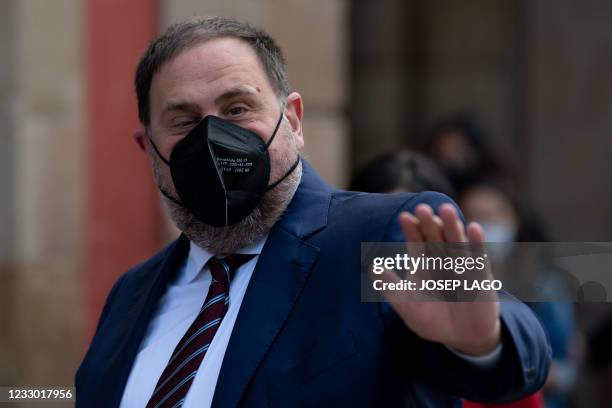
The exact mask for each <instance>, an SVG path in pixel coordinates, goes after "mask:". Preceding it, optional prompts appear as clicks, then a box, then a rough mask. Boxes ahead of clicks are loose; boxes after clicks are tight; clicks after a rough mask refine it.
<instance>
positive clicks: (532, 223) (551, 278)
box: [458, 179, 581, 408]
mask: <svg viewBox="0 0 612 408" xmlns="http://www.w3.org/2000/svg"><path fill="white" fill-rule="evenodd" d="M485 180H486V179H485ZM501 185H502V183H500V182H496V181H495V180H493V179H488V180H486V181H484V180H481V181H478V180H472V182H471V183H470V184H467V185H464V187H463V189H462V190H460V191H459V195H458V203H459V206H460V207H461V209H462V210H463V213H464V215H465V218H466V220H467V221H468V222H471V221H477V222H479V223H481V225H482V227H483V229H484V232H485V239H486V241H487V242H492V243H508V244H509V243H512V242H545V241H547V239H546V235H545V234H544V232H543V230H542V228H541V226H540V225H539V223H538V222H537V218H536V217H535V216H530V217H527V216H525V215H524V214H526V211H525V210H522V209H520V208H519V205H518V204H517V203H518V200H516V198H514V197H512V196H511V195H510V193H508V192H507V190H504V189H503V188H502V187H501ZM504 249H507V250H508V251H510V250H512V246H511V245H497V244H492V245H491V248H489V249H488V251H494V254H495V255H497V257H498V258H499V257H500V256H501V257H504V256H505V255H508V251H503V250H504ZM500 250H501V251H500ZM498 261H502V260H501V259H498ZM543 267H547V268H554V266H553V265H546V266H543ZM517 272H518V271H517ZM555 272H558V271H557V270H556V269H555ZM527 275H529V271H527ZM534 275H535V274H534ZM546 277H547V278H548V279H547V281H546V287H545V290H546V289H547V290H550V291H555V292H556V294H559V293H560V291H562V290H565V291H569V290H571V289H570V288H569V287H567V286H569V285H566V282H565V281H564V280H563V279H562V278H561V275H560V274H559V273H549V274H546ZM527 279H529V276H527ZM537 279H538V278H536V276H533V277H531V285H539V282H536V280H537ZM528 304H529V306H530V307H531V308H532V309H533V310H534V312H535V313H536V315H537V316H538V317H539V318H540V321H541V322H542V324H543V326H544V328H545V330H546V332H547V333H548V336H549V340H550V342H551V347H552V356H553V363H552V365H551V369H550V373H549V375H548V379H547V381H546V384H545V386H544V389H543V393H544V399H545V401H546V406H547V407H549V408H567V407H569V406H570V396H571V393H572V391H573V390H574V385H575V383H576V375H577V367H578V363H579V361H578V359H579V352H578V350H577V348H578V347H579V344H581V335H580V334H579V332H578V331H577V327H576V318H575V311H574V305H573V303H570V302H531V303H528Z"/></svg>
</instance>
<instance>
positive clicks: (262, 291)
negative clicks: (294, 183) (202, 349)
mask: <svg viewBox="0 0 612 408" xmlns="http://www.w3.org/2000/svg"><path fill="white" fill-rule="evenodd" d="M303 163H304V174H303V177H302V182H301V183H300V186H299V188H298V190H297V191H296V194H295V196H294V198H293V200H292V201H291V204H290V205H289V208H288V209H287V212H286V214H285V215H284V216H283V218H282V219H281V221H279V222H278V223H277V225H276V226H275V227H274V228H272V230H271V231H270V235H269V236H268V240H267V241H266V245H265V246H264V249H263V251H262V252H261V255H260V257H259V260H258V262H257V266H256V267H255V270H254V271H253V276H252V277H251V281H250V283H249V286H248V288H247V291H246V293H245V296H244V299H243V301H242V305H241V307H240V311H239V313H238V318H237V319H236V323H235V325H234V329H233V331H232V336H231V338H230V341H229V344H228V347H227V350H226V352H225V357H224V359H223V364H222V366H221V371H220V373H219V378H218V380H217V387H216V389H215V395H214V398H213V402H212V407H214V408H230V407H235V406H237V405H238V402H239V401H240V398H241V397H242V394H243V392H244V390H245V389H246V387H247V386H248V384H249V382H250V381H251V378H252V377H253V374H254V373H255V370H256V369H257V367H258V366H259V364H260V363H261V361H262V360H263V358H264V357H265V355H266V353H267V351H268V350H269V349H270V347H271V346H272V344H273V342H274V340H275V339H276V338H277V336H278V334H279V332H280V330H281V328H282V327H283V324H284V323H285V321H286V319H287V318H288V316H289V314H290V312H291V310H292V308H293V305H294V304H295V302H296V301H297V299H298V297H299V295H300V293H301V290H302V287H303V286H304V284H305V282H306V280H307V278H308V276H309V274H310V270H311V268H312V266H313V264H314V262H315V260H316V259H317V256H318V254H319V248H317V247H315V246H313V245H311V244H309V243H307V242H305V241H304V239H303V238H305V237H306V236H307V235H310V234H312V233H314V232H316V231H318V230H319V229H321V228H323V227H325V225H326V223H327V214H328V211H329V204H330V201H331V190H330V189H329V187H327V186H326V185H325V184H324V183H323V181H322V180H320V179H319V178H318V176H317V175H316V173H314V172H313V171H312V169H311V168H310V167H309V166H308V164H307V163H306V162H304V161H303Z"/></svg>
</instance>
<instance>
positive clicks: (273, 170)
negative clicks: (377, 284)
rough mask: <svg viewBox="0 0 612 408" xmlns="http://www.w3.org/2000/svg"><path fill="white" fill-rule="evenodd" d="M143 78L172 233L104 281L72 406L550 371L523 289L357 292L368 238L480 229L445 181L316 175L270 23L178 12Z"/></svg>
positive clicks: (363, 400) (471, 381)
mask: <svg viewBox="0 0 612 408" xmlns="http://www.w3.org/2000/svg"><path fill="white" fill-rule="evenodd" d="M135 84H136V92H137V96H138V108H139V118H140V121H141V123H142V125H143V128H142V130H140V131H138V132H137V133H136V135H135V137H136V141H137V142H138V144H139V145H140V147H141V148H142V149H143V150H145V151H146V152H147V153H148V154H149V155H150V157H151V162H152V167H153V174H154V178H155V182H156V184H157V186H158V188H159V190H160V191H161V193H162V195H163V196H164V200H165V202H166V204H167V205H168V207H169V209H170V214H171V216H172V219H173V220H174V222H175V223H176V225H177V226H178V227H179V229H180V230H181V231H182V234H181V236H180V237H179V238H178V239H177V240H176V241H175V242H173V243H172V244H171V245H170V246H168V247H167V248H165V249H163V250H162V251H161V252H159V253H158V254H156V255H155V256H153V257H152V258H151V259H149V260H147V261H146V262H144V263H143V264H141V265H139V266H136V267H135V268H133V269H131V270H130V271H128V272H127V273H126V274H124V275H123V276H122V277H121V278H120V279H119V280H118V281H117V283H116V284H115V286H114V287H113V289H112V290H111V293H110V294H109V296H108V299H107V302H106V305H105V307H104V310H103V311H102V315H101V317H100V321H99V324H98V328H97V331H96V334H95V337H94V339H93V340H92V343H91V345H90V348H89V351H88V353H87V355H86V356H85V359H84V360H83V362H82V364H81V367H80V368H79V371H78V373H77V376H76V388H77V406H82V407H97V406H101V407H102V406H103V407H113V406H122V407H145V406H146V407H155V408H159V407H180V406H185V407H195V406H198V407H199V406H204V407H207V406H213V407H235V406H243V407H260V406H278V407H290V406H312V407H321V406H334V407H335V406H402V405H404V404H409V405H411V406H414V405H417V406H436V407H438V406H460V400H459V397H464V398H469V399H470V400H475V401H480V400H485V401H505V400H509V399H513V398H518V397H521V396H523V395H525V394H527V393H531V392H533V391H535V390H536V389H538V388H539V387H540V386H541V385H542V383H543V381H544V379H545V378H546V373H547V370H548V364H549V359H550V352H549V348H548V345H547V342H546V339H545V335H544V333H543V331H542V329H541V327H540V326H539V324H538V323H537V320H536V319H535V318H534V316H533V314H532V313H531V312H530V311H529V310H528V309H527V308H526V307H525V306H524V305H522V304H521V303H519V302H503V303H502V304H500V303H498V302H497V301H496V299H493V300H491V301H489V302H479V303H470V302H465V303H448V302H415V301H413V302H402V301H401V299H396V298H390V299H389V302H386V303H365V302H361V301H360V299H359V293H360V243H361V242H364V241H397V242H401V241H402V240H404V239H405V240H407V241H412V242H418V241H424V242H430V241H433V242H446V241H448V242H472V243H481V242H482V241H483V240H484V237H483V235H482V229H481V228H480V227H479V226H478V225H476V224H473V225H469V226H468V228H467V229H466V228H465V227H464V225H463V223H462V221H461V215H460V213H459V212H458V211H457V209H456V207H455V206H454V203H452V202H451V201H450V200H449V199H448V198H447V197H446V196H443V195H441V194H436V193H422V194H409V193H406V194H398V195H390V196H386V195H369V194H358V193H351V192H345V191H339V190H335V189H333V188H331V187H330V186H328V185H327V184H325V183H324V182H323V181H322V179H321V178H320V177H319V176H318V175H317V174H316V173H315V171H314V170H313V169H312V168H311V167H310V166H309V165H308V163H307V162H306V161H305V160H302V159H301V158H300V155H299V152H300V150H301V149H302V148H303V146H304V137H303V132H302V114H303V106H302V98H301V96H300V95H299V94H298V93H296V92H290V91H289V85H288V82H287V78H286V72H285V63H284V59H283V57H282V54H281V51H280V49H279V48H278V47H277V46H276V44H275V43H274V41H273V40H272V39H271V38H270V37H269V36H268V35H266V34H265V33H263V32H262V31H259V30H257V29H254V28H252V27H250V26H249V25H246V24H242V23H239V22H236V21H233V20H227V19H222V18H217V17H212V18H194V19H190V20H187V21H185V22H181V23H178V24H175V25H173V26H171V27H170V28H168V30H166V32H164V33H163V34H162V35H161V36H160V37H159V38H158V39H156V40H155V41H153V43H152V44H151V45H150V46H149V48H148V49H147V51H146V52H145V53H144V55H143V56H142V58H141V60H140V62H139V65H138V68H137V70H136V79H135ZM434 209H435V210H436V212H434Z"/></svg>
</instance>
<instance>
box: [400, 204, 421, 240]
mask: <svg viewBox="0 0 612 408" xmlns="http://www.w3.org/2000/svg"><path fill="white" fill-rule="evenodd" d="M399 223H400V226H401V227H402V232H403V233H404V239H405V240H406V242H422V241H423V235H421V231H420V224H421V222H420V221H419V219H418V218H417V217H415V216H414V215H412V214H410V213H409V212H406V211H403V212H401V213H400V215H399Z"/></svg>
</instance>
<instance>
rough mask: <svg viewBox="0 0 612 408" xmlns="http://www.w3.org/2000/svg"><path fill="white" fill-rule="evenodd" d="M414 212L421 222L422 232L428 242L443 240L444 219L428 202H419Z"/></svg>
mask: <svg viewBox="0 0 612 408" xmlns="http://www.w3.org/2000/svg"><path fill="white" fill-rule="evenodd" d="M414 214H415V215H416V217H417V218H418V220H419V221H420V223H421V234H422V235H423V237H424V238H425V240H426V241H428V242H443V241H444V236H443V228H442V220H441V219H440V217H438V216H437V215H435V214H434V212H433V210H432V209H431V207H430V206H429V205H427V204H419V205H418V206H417V208H416V209H415V211H414Z"/></svg>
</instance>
